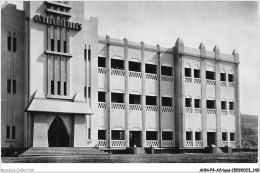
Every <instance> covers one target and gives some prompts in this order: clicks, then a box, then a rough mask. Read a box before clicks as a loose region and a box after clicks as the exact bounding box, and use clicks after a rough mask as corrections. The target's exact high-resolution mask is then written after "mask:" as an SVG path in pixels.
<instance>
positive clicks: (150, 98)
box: [146, 96, 157, 106]
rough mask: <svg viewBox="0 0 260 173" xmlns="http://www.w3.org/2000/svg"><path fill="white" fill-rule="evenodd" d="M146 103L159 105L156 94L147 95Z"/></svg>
mask: <svg viewBox="0 0 260 173" xmlns="http://www.w3.org/2000/svg"><path fill="white" fill-rule="evenodd" d="M146 105H154V106H156V105H157V97H156V96H146Z"/></svg>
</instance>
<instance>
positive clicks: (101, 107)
mask: <svg viewBox="0 0 260 173" xmlns="http://www.w3.org/2000/svg"><path fill="white" fill-rule="evenodd" d="M98 108H100V109H106V108H107V103H106V102H98Z"/></svg>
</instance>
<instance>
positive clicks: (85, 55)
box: [84, 45, 87, 60]
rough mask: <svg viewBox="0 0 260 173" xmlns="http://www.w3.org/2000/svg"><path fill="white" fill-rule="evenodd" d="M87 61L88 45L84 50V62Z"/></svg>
mask: <svg viewBox="0 0 260 173" xmlns="http://www.w3.org/2000/svg"><path fill="white" fill-rule="evenodd" d="M86 59H87V49H86V45H85V48H84V60H86Z"/></svg>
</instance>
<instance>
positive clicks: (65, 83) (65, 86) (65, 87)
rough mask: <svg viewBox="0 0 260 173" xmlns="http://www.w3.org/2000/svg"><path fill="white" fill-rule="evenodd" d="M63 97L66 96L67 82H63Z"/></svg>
mask: <svg viewBox="0 0 260 173" xmlns="http://www.w3.org/2000/svg"><path fill="white" fill-rule="evenodd" d="M64 95H65V96H66V95H67V82H64Z"/></svg>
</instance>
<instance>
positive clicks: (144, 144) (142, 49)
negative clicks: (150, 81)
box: [141, 42, 146, 147]
mask: <svg viewBox="0 0 260 173" xmlns="http://www.w3.org/2000/svg"><path fill="white" fill-rule="evenodd" d="M144 56H145V55H144V42H141V61H142V62H141V71H142V147H145V146H146V127H145V114H146V98H145V57H144Z"/></svg>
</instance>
